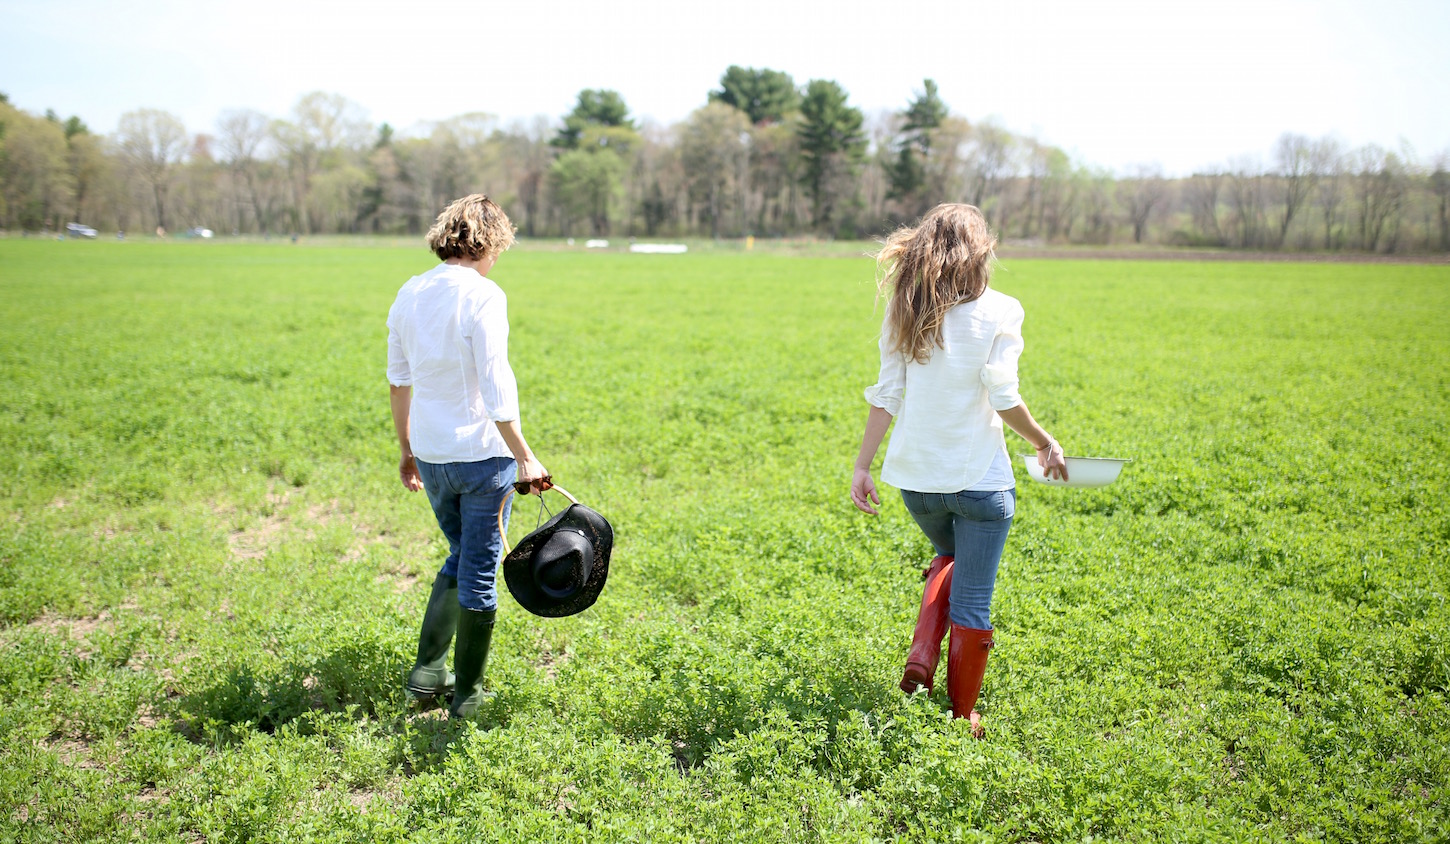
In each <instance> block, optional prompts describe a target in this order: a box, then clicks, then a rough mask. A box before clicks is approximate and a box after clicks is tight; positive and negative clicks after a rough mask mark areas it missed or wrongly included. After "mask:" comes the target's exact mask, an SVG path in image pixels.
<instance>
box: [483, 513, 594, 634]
mask: <svg viewBox="0 0 1450 844" xmlns="http://www.w3.org/2000/svg"><path fill="white" fill-rule="evenodd" d="M555 489H558V487H555ZM561 491H562V490H561ZM565 494H566V495H567V493H565ZM569 497H570V498H571V499H572V498H573V497H572V496H569ZM613 548H614V529H613V528H612V527H610V526H609V521H608V520H607V519H605V518H604V517H603V516H601V515H599V514H598V513H597V512H595V511H593V510H591V509H589V508H588V507H585V506H584V505H583V504H579V503H577V502H575V503H572V504H570V505H569V508H568V509H567V510H564V511H562V512H560V513H558V514H556V515H555V516H554V517H553V518H551V519H549V520H548V521H547V522H545V523H544V524H543V526H542V527H540V528H539V529H538V530H535V531H534V532H533V533H531V534H529V535H528V536H526V537H524V538H523V539H522V540H520V541H519V544H518V547H516V548H514V549H513V550H512V551H510V552H509V553H508V556H506V557H504V560H503V579H504V582H505V583H507V584H508V588H509V592H511V593H513V596H514V600H516V601H518V602H519V606H521V607H523V608H524V609H526V610H528V611H529V612H531V613H533V614H534V615H541V616H544V617H546V618H559V617H561V616H566V615H574V614H575V613H578V612H583V611H584V610H586V609H588V608H589V607H591V606H593V605H594V602H595V601H596V600H598V599H599V593H600V592H602V591H603V590H604V581H605V579H606V578H608V577H609V552H610V551H611V550H612V549H613Z"/></svg>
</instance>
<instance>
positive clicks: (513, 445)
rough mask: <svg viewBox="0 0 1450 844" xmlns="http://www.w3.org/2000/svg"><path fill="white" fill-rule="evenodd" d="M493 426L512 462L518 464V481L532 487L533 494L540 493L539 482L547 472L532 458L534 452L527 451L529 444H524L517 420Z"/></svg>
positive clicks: (542, 465) (522, 433) (541, 490)
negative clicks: (511, 456)
mask: <svg viewBox="0 0 1450 844" xmlns="http://www.w3.org/2000/svg"><path fill="white" fill-rule="evenodd" d="M493 424H494V427H496V428H498V433H499V436H501V437H503V441H504V444H505V445H507V446H508V447H509V451H510V452H512V453H513V455H514V461H515V462H516V463H518V464H519V468H518V472H519V480H520V481H526V482H528V484H529V486H531V487H533V489H534V492H538V493H542V492H543V488H542V487H541V485H540V484H539V481H542V480H543V479H544V476H545V475H547V474H549V471H548V470H547V469H545V468H544V464H542V463H540V462H539V459H538V458H537V457H535V456H534V452H533V451H532V450H530V449H529V444H528V443H527V442H524V432H523V429H522V428H520V427H519V420H517V419H510V420H508V421H507V422H495V423H493Z"/></svg>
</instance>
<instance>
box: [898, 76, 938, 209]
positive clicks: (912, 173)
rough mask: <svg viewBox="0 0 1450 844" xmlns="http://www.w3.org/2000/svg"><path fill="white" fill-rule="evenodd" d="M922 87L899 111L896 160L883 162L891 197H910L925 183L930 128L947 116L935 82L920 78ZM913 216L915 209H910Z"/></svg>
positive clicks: (929, 148) (929, 152)
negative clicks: (925, 160) (899, 131)
mask: <svg viewBox="0 0 1450 844" xmlns="http://www.w3.org/2000/svg"><path fill="white" fill-rule="evenodd" d="M923 82H924V86H925V90H924V91H922V92H921V93H919V94H917V96H916V98H915V99H913V100H912V101H911V104H910V105H908V106H907V107H906V111H904V112H902V113H901V117H902V125H901V134H900V136H899V137H898V140H897V147H896V160H895V161H894V162H890V163H888V164H887V165H886V169H887V176H888V177H889V178H890V180H891V189H890V190H889V191H888V192H887V196H888V197H889V198H891V199H897V200H909V199H911V198H912V197H915V196H916V194H917V193H918V192H920V191H921V189H922V188H923V187H925V186H926V166H925V164H924V163H923V161H924V159H926V158H927V157H928V156H930V155H931V134H932V130H934V129H936V128H938V127H939V126H941V124H942V121H943V120H945V119H946V117H947V106H946V103H944V102H942V99H941V97H940V96H938V95H937V87H936V82H934V81H932V80H930V79H926V80H923ZM908 213H910V214H912V215H913V216H914V215H915V213H916V209H914V208H913V209H910V210H909V212H908Z"/></svg>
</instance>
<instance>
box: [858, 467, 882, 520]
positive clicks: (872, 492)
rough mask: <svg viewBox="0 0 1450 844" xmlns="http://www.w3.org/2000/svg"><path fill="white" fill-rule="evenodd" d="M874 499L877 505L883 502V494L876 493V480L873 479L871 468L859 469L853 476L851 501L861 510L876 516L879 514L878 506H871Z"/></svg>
mask: <svg viewBox="0 0 1450 844" xmlns="http://www.w3.org/2000/svg"><path fill="white" fill-rule="evenodd" d="M873 501H874V502H876V504H877V505H880V504H881V496H879V495H877V494H876V482H875V481H873V480H872V479H871V472H870V470H868V469H857V470H856V473H855V474H854V475H853V476H852V477H851V503H852V504H855V505H856V509H858V510H860V511H861V512H863V513H870V514H871V515H873V516H875V515H878V514H877V512H876V508H875V507H872V506H871V502H873Z"/></svg>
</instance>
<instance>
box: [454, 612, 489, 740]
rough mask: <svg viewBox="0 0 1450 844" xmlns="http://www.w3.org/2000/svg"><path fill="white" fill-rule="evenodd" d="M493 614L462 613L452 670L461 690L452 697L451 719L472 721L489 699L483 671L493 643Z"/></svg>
mask: <svg viewBox="0 0 1450 844" xmlns="http://www.w3.org/2000/svg"><path fill="white" fill-rule="evenodd" d="M494 613H495V611H494V610H469V609H465V610H462V611H460V614H459V617H458V642H457V643H456V644H455V645H454V647H453V670H454V671H457V672H458V686H457V689H456V691H454V693H453V705H452V706H451V707H449V708H448V717H450V718H469V717H472V715H473V713H474V712H477V711H478V705H479V704H480V703H482V702H483V700H484V698H485V697H487V693H486V692H484V690H483V668H484V666H485V665H487V664H488V643H489V642H490V641H491V640H492V639H493V617H494Z"/></svg>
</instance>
